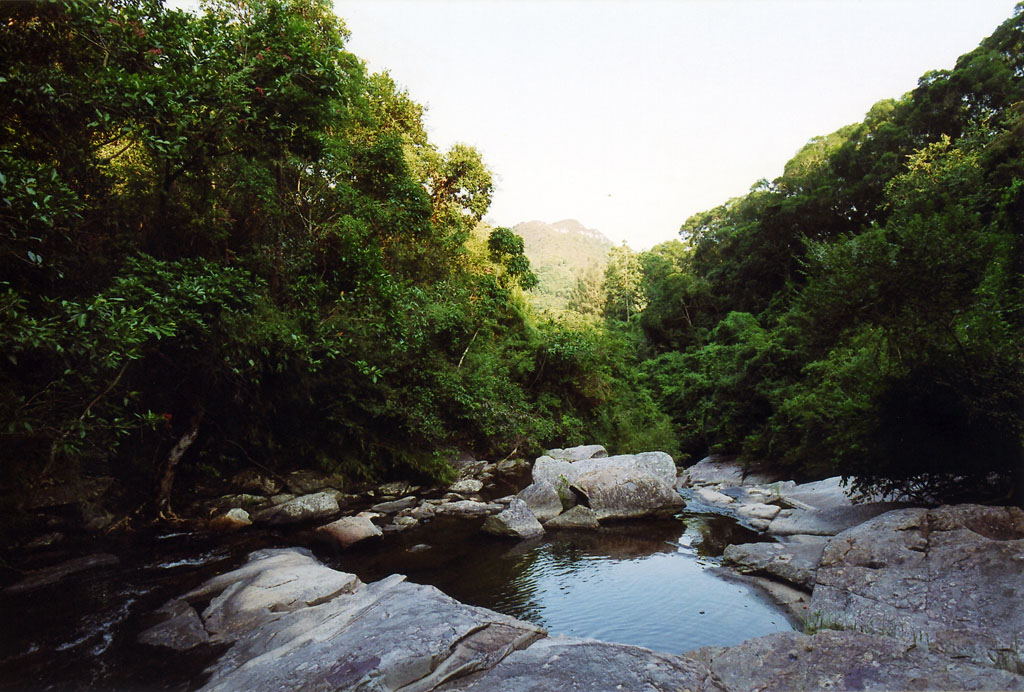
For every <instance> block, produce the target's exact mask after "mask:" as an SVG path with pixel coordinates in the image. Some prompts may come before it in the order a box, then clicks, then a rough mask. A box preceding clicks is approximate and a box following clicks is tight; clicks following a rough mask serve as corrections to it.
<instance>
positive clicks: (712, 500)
mask: <svg viewBox="0 0 1024 692" xmlns="http://www.w3.org/2000/svg"><path fill="white" fill-rule="evenodd" d="M694 495H696V496H697V498H698V499H699V500H700V501H701V502H703V503H705V504H709V505H731V504H732V503H734V502H736V500H735V499H733V498H732V497H730V496H729V495H726V494H725V493H720V492H718V491H717V490H713V489H711V488H699V489H698V490H697V491H696V492H694Z"/></svg>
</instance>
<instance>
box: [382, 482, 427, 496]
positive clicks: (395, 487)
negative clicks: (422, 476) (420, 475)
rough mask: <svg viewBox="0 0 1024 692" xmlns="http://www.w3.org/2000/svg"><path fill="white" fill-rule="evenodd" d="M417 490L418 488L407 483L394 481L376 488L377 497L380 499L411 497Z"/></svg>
mask: <svg viewBox="0 0 1024 692" xmlns="http://www.w3.org/2000/svg"><path fill="white" fill-rule="evenodd" d="M419 490H420V486H418V485H413V484H411V483H409V481H395V482H394V483H385V484H384V485H382V486H380V487H379V488H377V495H378V496H382V497H401V496H405V495H412V494H413V493H415V492H418V491H419Z"/></svg>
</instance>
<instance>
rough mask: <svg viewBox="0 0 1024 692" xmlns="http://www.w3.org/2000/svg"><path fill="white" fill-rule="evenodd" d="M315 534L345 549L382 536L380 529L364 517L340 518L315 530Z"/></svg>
mask: <svg viewBox="0 0 1024 692" xmlns="http://www.w3.org/2000/svg"><path fill="white" fill-rule="evenodd" d="M316 532H317V533H318V534H319V535H321V536H323V537H325V538H327V539H329V540H331V541H332V542H334V543H336V544H338V545H340V546H341V547H342V548H347V547H349V546H350V545H353V544H355V543H358V542H359V541H365V540H366V539H367V538H376V537H379V536H381V535H383V534H382V532H381V530H380V528H378V526H377V525H376V524H374V523H373V522H372V521H370V520H369V519H368V518H366V517H358V516H357V517H342V518H341V519H338V520H337V521H332V522H331V523H330V524H325V525H323V526H321V527H319V528H317V530H316Z"/></svg>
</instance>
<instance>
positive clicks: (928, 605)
mask: <svg viewBox="0 0 1024 692" xmlns="http://www.w3.org/2000/svg"><path fill="white" fill-rule="evenodd" d="M1022 575H1024V512H1022V511H1021V510H1020V509H1017V508H1006V507H985V506H980V505H957V506H953V507H940V508H938V509H933V510H928V509H902V510H896V511H892V512H889V513H887V514H883V515H882V516H879V517H877V518H875V519H872V520H871V521H868V522H866V523H864V524H861V525H859V526H856V527H854V528H851V529H849V530H847V531H844V532H843V533H841V534H839V535H838V536H835V537H834V538H832V539H831V540H829V542H828V544H827V545H826V547H825V550H824V552H823V554H822V558H821V564H820V566H819V568H818V571H817V575H816V583H815V586H814V593H813V595H812V598H811V606H810V608H811V612H812V613H813V616H814V617H815V618H817V619H818V621H819V624H820V625H821V626H825V627H841V628H850V629H856V630H858V631H863V632H871V633H877V634H884V635H889V636H893V637H896V638H899V639H902V640H905V641H909V642H916V643H924V644H927V645H928V647H929V649H930V650H931V651H933V652H941V653H945V654H947V655H949V656H954V657H957V658H962V659H965V660H969V661H971V662H974V663H978V664H982V665H988V666H995V667H999V668H1003V669H1006V670H1009V671H1013V672H1016V673H1024V577H1022Z"/></svg>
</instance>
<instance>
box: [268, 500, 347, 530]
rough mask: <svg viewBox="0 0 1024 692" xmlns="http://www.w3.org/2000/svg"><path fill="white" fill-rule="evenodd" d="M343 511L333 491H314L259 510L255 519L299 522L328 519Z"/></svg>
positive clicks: (275, 522) (272, 523)
mask: <svg viewBox="0 0 1024 692" xmlns="http://www.w3.org/2000/svg"><path fill="white" fill-rule="evenodd" d="M339 511H341V508H340V507H338V500H337V499H336V498H335V497H334V495H333V494H331V493H326V492H324V493H314V494H312V495H303V496H301V497H296V498H293V499H291V500H288V501H286V502H283V503H282V504H279V505H276V506H274V507H268V508H267V509H264V510H262V511H260V512H257V513H256V515H255V516H254V517H253V520H254V521H255V522H256V523H258V524H270V525H272V526H276V525H280V524H298V523H302V522H306V521H314V520H320V519H328V518H330V517H332V516H334V515H335V514H337V513H338V512H339Z"/></svg>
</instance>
